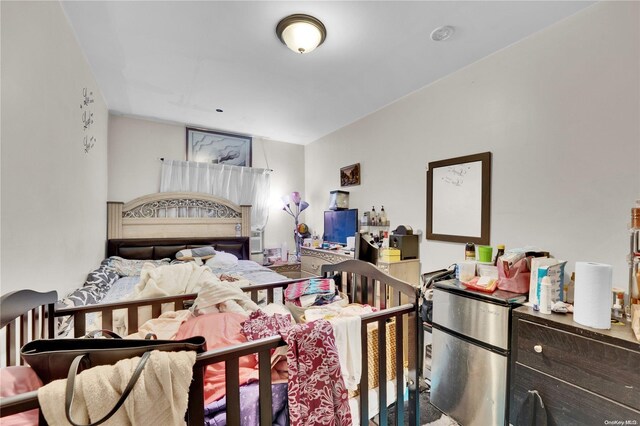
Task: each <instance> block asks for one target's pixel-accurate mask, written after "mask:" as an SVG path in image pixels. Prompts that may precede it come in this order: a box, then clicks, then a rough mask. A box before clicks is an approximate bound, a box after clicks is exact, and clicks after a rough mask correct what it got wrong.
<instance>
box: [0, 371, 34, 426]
mask: <svg viewBox="0 0 640 426" xmlns="http://www.w3.org/2000/svg"><path fill="white" fill-rule="evenodd" d="M0 383H2V386H0V396H1V397H2V398H5V397H7V396H13V395H19V394H21V393H25V392H31V391H34V390H38V388H40V387H41V386H42V382H41V381H40V378H39V377H38V376H37V375H36V373H35V371H33V369H32V368H31V367H27V366H25V365H19V366H12V367H4V368H1V369H0ZM37 424H38V410H37V409H35V410H29V411H26V412H24V413H18V414H14V415H12V416H7V417H3V418H2V426H17V425H37Z"/></svg>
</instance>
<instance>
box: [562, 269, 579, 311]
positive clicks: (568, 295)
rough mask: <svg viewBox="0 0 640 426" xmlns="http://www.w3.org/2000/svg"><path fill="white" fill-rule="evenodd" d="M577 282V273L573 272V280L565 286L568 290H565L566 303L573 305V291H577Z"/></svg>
mask: <svg viewBox="0 0 640 426" xmlns="http://www.w3.org/2000/svg"><path fill="white" fill-rule="evenodd" d="M575 281H576V273H575V272H572V273H571V279H570V280H569V282H568V283H567V284H566V286H565V287H566V290H565V297H564V301H565V302H566V303H571V304H573V291H574V289H575Z"/></svg>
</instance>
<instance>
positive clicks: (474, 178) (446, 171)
mask: <svg viewBox="0 0 640 426" xmlns="http://www.w3.org/2000/svg"><path fill="white" fill-rule="evenodd" d="M490 214H491V153H490V152H483V153H480V154H474V155H467V156H464V157H457V158H450V159H447V160H441V161H433V162H431V163H429V170H428V171H427V240H439V241H452V242H457V243H476V244H489V240H490V238H489V237H490V235H489V230H490V220H489V219H490Z"/></svg>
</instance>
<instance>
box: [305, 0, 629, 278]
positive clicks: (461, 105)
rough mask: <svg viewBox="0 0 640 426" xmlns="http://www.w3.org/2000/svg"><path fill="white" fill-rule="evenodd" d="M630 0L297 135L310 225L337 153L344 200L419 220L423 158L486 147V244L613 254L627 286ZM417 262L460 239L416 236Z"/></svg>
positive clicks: (333, 182)
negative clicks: (346, 171) (346, 122)
mask: <svg viewBox="0 0 640 426" xmlns="http://www.w3.org/2000/svg"><path fill="white" fill-rule="evenodd" d="M639 20H640V4H639V3H637V2H602V3H598V4H596V5H595V6H592V7H590V8H588V9H586V10H584V11H583V12H581V13H579V14H577V15H575V16H573V17H570V18H568V19H566V20H564V21H562V22H560V23H558V24H556V25H554V26H552V27H550V28H548V29H546V30H544V31H541V32H539V33H537V34H535V35H533V36H531V37H529V38H527V39H525V40H523V41H521V42H519V43H517V44H515V45H512V46H510V47H508V48H506V49H504V50H502V51H500V52H497V53H495V54H493V55H491V56H489V57H487V58H485V59H483V60H481V61H479V62H477V63H475V64H472V65H470V66H468V67H466V68H464V69H462V70H460V71H458V72H456V73H455V74H453V75H450V76H448V77H446V78H443V79H442V80H440V81H437V82H435V83H433V84H431V85H430V86H427V87H425V88H423V89H422V90H420V91H418V92H415V93H413V94H411V95H410V96H407V97H405V98H403V99H401V100H399V101H398V102H396V103H394V104H392V105H389V106H388V107H386V108H384V109H382V110H380V111H378V112H376V113H374V114H372V115H370V116H368V117H365V118H364V119H362V120H360V121H358V122H356V123H353V124H352V125H350V126H347V127H345V128H343V129H341V130H339V131H337V132H335V133H333V134H331V135H328V136H326V137H324V138H322V139H320V140H318V141H316V142H314V143H312V144H311V145H308V146H307V147H306V151H305V167H306V169H305V173H306V176H307V180H306V181H307V187H306V191H307V194H308V195H309V197H310V202H311V206H312V210H311V211H310V212H309V213H308V215H307V217H308V221H309V222H310V225H311V226H316V227H319V226H322V213H321V212H322V210H324V209H323V207H324V206H325V205H326V204H327V202H328V196H329V191H330V190H333V189H338V188H339V180H338V171H339V169H340V167H343V166H346V165H349V164H352V163H357V162H359V163H361V170H362V172H361V173H362V185H360V186H356V187H349V188H345V189H347V190H349V191H350V192H351V197H350V200H351V203H350V204H351V206H352V207H356V208H359V209H371V205H373V204H374V205H375V206H376V208H378V209H379V207H380V205H381V204H384V206H385V209H386V210H387V214H388V216H389V217H390V220H391V222H392V223H391V226H392V229H393V228H395V227H396V226H397V225H401V224H402V225H405V224H406V225H411V226H413V228H414V229H417V228H419V229H422V230H426V193H425V188H426V173H425V171H426V167H427V164H428V163H429V162H431V161H437V160H442V159H446V158H452V157H457V156H462V155H467V154H474V153H479V152H484V151H491V152H492V153H493V185H492V205H491V208H492V213H491V244H492V245H494V246H495V245H496V244H500V243H504V244H506V246H507V248H513V247H522V246H524V245H536V246H539V247H541V248H544V249H547V250H550V251H551V252H552V254H553V255H555V256H556V257H557V258H561V259H566V260H568V261H569V264H568V269H569V271H572V270H573V269H574V266H575V261H577V260H588V261H597V262H605V263H609V264H612V265H613V266H614V284H615V285H616V286H618V287H623V288H626V286H627V282H628V281H627V277H628V275H627V274H628V270H627V269H626V268H627V266H626V261H625V258H626V255H627V253H628V247H629V244H628V238H629V237H628V233H627V230H626V225H627V224H628V223H629V221H630V218H629V216H630V208H631V207H632V205H633V203H634V201H635V200H636V199H638V198H640V167H639V166H640V124H639V117H640V31H639V27H640V22H639ZM420 250H421V261H422V269H423V271H430V270H434V269H438V268H442V267H447V266H448V265H450V264H451V263H453V262H455V261H457V260H459V259H461V258H462V257H463V251H464V246H463V244H456V243H445V242H435V241H423V243H422V244H421V247H420Z"/></svg>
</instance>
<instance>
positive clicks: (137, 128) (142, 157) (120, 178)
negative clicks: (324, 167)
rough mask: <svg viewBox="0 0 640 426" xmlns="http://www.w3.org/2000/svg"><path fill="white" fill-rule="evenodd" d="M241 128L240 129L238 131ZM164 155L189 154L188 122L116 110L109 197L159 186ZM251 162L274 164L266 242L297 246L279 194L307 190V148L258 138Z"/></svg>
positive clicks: (122, 197) (141, 192)
mask: <svg viewBox="0 0 640 426" xmlns="http://www.w3.org/2000/svg"><path fill="white" fill-rule="evenodd" d="M239 131H241V130H239ZM160 158H166V159H174V160H184V159H186V126H185V125H184V124H174V123H161V122H157V121H150V120H145V119H141V118H136V117H127V116H120V115H115V114H111V115H110V120H109V200H110V201H124V202H126V201H129V200H131V199H133V198H136V197H139V196H141V195H145V194H148V193H152V192H158V190H159V189H160V160H159V159H160ZM252 165H253V167H259V168H270V169H272V170H273V172H272V174H271V194H272V199H273V200H274V203H272V208H271V210H270V212H269V222H268V224H267V227H266V230H265V246H266V247H280V245H281V244H282V242H283V241H285V240H287V241H288V245H289V247H293V219H292V218H291V217H290V216H288V215H286V214H285V213H284V212H283V211H282V210H280V205H279V203H278V200H279V199H280V196H282V195H283V194H286V193H290V192H291V191H296V190H297V191H302V190H303V189H304V186H305V181H304V147H303V146H301V145H292V144H287V143H283V142H277V141H272V140H266V139H262V138H259V137H254V138H253V144H252Z"/></svg>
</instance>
